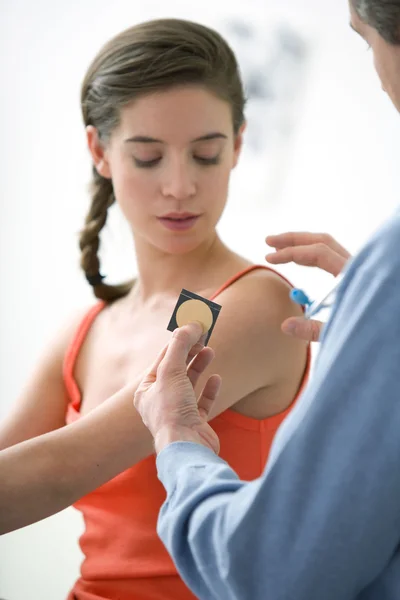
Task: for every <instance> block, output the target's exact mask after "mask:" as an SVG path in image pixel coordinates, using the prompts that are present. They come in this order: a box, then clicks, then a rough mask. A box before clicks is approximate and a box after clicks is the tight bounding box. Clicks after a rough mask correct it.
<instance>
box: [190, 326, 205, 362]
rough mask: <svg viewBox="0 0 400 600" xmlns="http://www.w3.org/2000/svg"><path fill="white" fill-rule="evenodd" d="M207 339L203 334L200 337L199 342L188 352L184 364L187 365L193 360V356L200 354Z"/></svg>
mask: <svg viewBox="0 0 400 600" xmlns="http://www.w3.org/2000/svg"><path fill="white" fill-rule="evenodd" d="M206 338H207V334H206V333H205V334H204V335H202V336H201V338H200V340H199V341H198V342H197V344H195V345H194V346H193V347H192V348H191V349H190V351H189V354H188V357H187V360H186V364H187V365H188V364H189V363H190V361H191V360H193V358H194V357H195V356H197V355H198V354H199V352H201V351H202V350H203V348H204V343H205V341H206Z"/></svg>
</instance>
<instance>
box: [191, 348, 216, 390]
mask: <svg viewBox="0 0 400 600" xmlns="http://www.w3.org/2000/svg"><path fill="white" fill-rule="evenodd" d="M214 355H215V353H214V350H213V349H212V348H203V349H202V350H200V352H199V353H198V354H197V356H196V357H195V358H194V360H193V361H192V363H191V364H190V366H189V368H188V370H187V376H188V377H189V379H190V383H191V384H192V386H193V387H196V384H197V382H198V380H199V377H200V376H201V375H202V374H203V373H204V371H205V370H206V369H207V367H208V366H209V365H210V363H211V362H212V360H213V358H214Z"/></svg>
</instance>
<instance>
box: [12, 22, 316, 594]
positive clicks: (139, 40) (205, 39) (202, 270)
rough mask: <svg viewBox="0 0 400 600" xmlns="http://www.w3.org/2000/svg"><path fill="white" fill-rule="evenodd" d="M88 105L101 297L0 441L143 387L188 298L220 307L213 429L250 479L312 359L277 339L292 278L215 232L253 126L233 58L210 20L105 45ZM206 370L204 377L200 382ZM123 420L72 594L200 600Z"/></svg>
mask: <svg viewBox="0 0 400 600" xmlns="http://www.w3.org/2000/svg"><path fill="white" fill-rule="evenodd" d="M81 100H82V112H83V119H84V124H85V128H86V136H87V142H88V148H89V151H90V154H91V157H92V160H93V183H92V198H91V206H90V209H89V212H88V215H87V218H86V222H85V226H84V228H83V230H82V232H81V236H80V247H81V251H82V261H81V264H82V268H83V270H84V273H85V275H86V278H87V280H88V282H89V284H90V285H91V286H92V287H93V291H94V294H95V296H96V297H97V298H98V299H99V300H100V301H99V302H98V303H96V304H95V305H94V306H93V307H92V308H90V310H89V311H88V312H87V313H86V314H85V315H84V316H83V317H82V316H80V318H79V319H78V320H76V319H75V320H73V322H72V323H69V324H68V325H67V326H66V327H65V328H64V330H63V331H62V332H61V333H60V334H59V335H58V336H57V337H56V339H55V341H54V343H53V345H52V346H51V347H50V348H49V350H48V352H47V354H46V356H44V357H43V359H42V361H41V363H40V364H39V366H38V368H37V370H36V373H35V374H34V377H33V379H32V380H31V381H30V383H29V384H28V386H27V388H26V389H25V392H24V393H23V395H22V397H21V400H20V402H19V404H18V406H17V408H16V409H15V411H14V413H13V414H12V415H11V416H10V418H9V419H8V420H7V422H6V423H5V425H4V426H3V427H2V431H1V433H0V445H1V447H3V448H4V447H7V446H10V445H13V444H16V443H18V442H20V441H22V440H25V439H28V438H32V437H35V436H38V435H40V434H43V433H45V432H48V431H51V430H54V429H56V428H59V427H62V426H63V425H65V423H72V422H74V421H76V420H78V419H80V418H82V417H84V415H87V414H88V413H89V412H90V411H92V410H93V409H95V408H96V407H98V406H99V405H100V404H101V403H102V402H103V401H104V400H105V399H106V398H108V397H110V396H112V395H113V394H114V393H115V392H117V391H118V390H120V389H121V388H123V387H124V386H125V385H126V384H128V383H129V382H132V381H139V380H140V378H141V374H142V373H143V371H144V370H145V369H146V368H147V367H148V366H149V364H151V363H152V361H153V360H154V358H155V357H156V356H157V354H158V353H159V351H160V349H161V348H162V347H163V346H164V345H165V344H166V343H167V342H168V340H169V338H170V335H171V334H170V333H169V332H168V331H167V330H166V327H167V324H168V321H169V319H170V316H171V314H172V311H173V308H174V305H175V303H176V300H177V298H178V295H179V293H180V291H181V289H182V288H186V289H189V290H191V291H193V292H196V293H198V294H200V295H202V296H204V297H208V298H210V299H216V300H217V301H218V303H219V304H221V305H222V310H221V314H220V317H219V320H218V323H217V326H216V328H215V331H214V332H213V335H212V338H211V344H210V345H211V346H212V347H213V349H214V350H215V352H216V358H215V361H214V362H213V365H212V370H213V371H215V372H216V373H218V374H220V375H221V377H222V381H223V387H222V390H221V392H220V394H219V396H218V399H217V400H216V402H215V405H214V407H213V410H212V414H211V424H212V427H213V428H214V429H215V431H216V432H217V434H218V436H219V439H220V443H221V452H220V454H221V456H222V457H223V458H224V459H225V460H227V461H228V462H229V464H230V465H231V466H232V467H233V468H234V469H235V470H236V471H237V473H238V474H239V476H240V477H241V478H242V479H254V478H256V477H258V476H259V475H260V474H261V472H262V469H263V466H264V464H265V461H266V459H267V456H268V452H269V448H270V444H271V441H272V438H273V436H274V433H275V431H276V429H277V428H278V426H279V425H280V423H281V422H282V420H283V419H284V417H285V416H286V414H287V413H288V411H289V410H290V408H291V407H292V406H293V403H294V401H295V399H296V397H297V395H298V393H299V390H300V388H301V386H302V384H303V382H304V380H305V378H306V374H307V369H308V365H309V354H308V348H307V345H306V344H305V343H304V342H302V341H299V340H293V339H291V338H288V337H287V336H285V335H284V334H283V333H282V332H281V329H280V326H281V323H282V321H284V320H285V319H286V318H287V317H290V316H292V315H296V314H299V311H298V309H297V308H296V307H295V306H294V305H292V303H291V302H290V299H289V289H290V288H289V284H288V283H287V282H286V281H284V280H283V279H282V277H280V276H279V275H278V274H276V273H275V272H273V271H271V270H269V269H267V268H266V267H261V266H257V265H252V264H250V263H249V262H248V261H247V260H245V259H244V258H242V257H240V256H238V255H237V254H235V253H234V252H233V251H231V250H230V249H229V248H227V247H226V246H225V245H224V244H223V243H222V241H221V240H220V239H219V237H218V235H217V233H216V225H217V223H218V221H219V219H220V217H221V214H222V212H223V210H224V207H225V204H226V201H227V196H228V186H229V178H230V174H231V171H232V169H233V168H234V167H235V166H236V164H237V162H238V160H239V155H240V150H241V146H242V142H243V133H244V129H245V120H244V104H245V100H244V93H243V88H242V83H241V79H240V75H239V70H238V66H237V63H236V60H235V56H234V54H233V53H232V50H231V49H230V48H229V46H228V45H227V43H226V42H225V41H224V40H223V39H222V38H221V36H220V35H219V34H218V33H216V32H215V31H213V30H210V29H208V28H206V27H204V26H202V25H199V24H196V23H191V22H188V21H180V20H172V19H171V20H160V21H151V22H147V23H144V24H141V25H139V26H136V27H132V28H130V29H128V30H126V31H124V32H122V33H121V34H119V35H118V36H117V37H115V38H114V39H112V40H111V41H110V42H108V43H107V44H106V45H105V46H104V47H103V48H102V49H101V51H100V52H99V54H98V55H97V56H96V57H95V59H94V60H93V62H92V64H91V65H90V67H89V69H88V72H87V74H86V77H85V79H84V82H83V85H82V97H81ZM114 202H117V203H118V204H119V207H120V209H121V211H122V213H123V215H124V216H125V218H126V220H127V222H128V224H129V226H130V229H131V231H132V236H133V242H134V245H135V251H136V256H137V265H138V276H137V279H136V280H135V281H134V282H133V283H132V282H131V283H128V284H123V285H120V286H111V285H107V284H106V283H105V282H104V278H103V276H102V274H101V270H100V264H99V258H98V249H99V243H100V239H99V236H100V233H101V230H102V228H103V226H104V224H105V222H106V219H107V211H108V208H109V207H110V206H111V205H112V204H113V203H114ZM245 210H246V199H245V198H243V211H245ZM238 236H240V230H238ZM209 376H210V371H209V369H206V370H205V372H204V373H203V375H202V376H201V378H200V382H199V386H200V387H201V386H202V384H203V385H204V382H205V381H206V380H207V379H208V378H209ZM133 387H134V386H133ZM122 414H125V418H127V419H128V418H129V419H130V420H131V424H130V426H131V427H132V428H133V430H134V432H135V444H134V446H133V448H132V456H131V464H132V465H133V466H132V467H131V468H129V469H128V470H126V471H124V472H123V473H122V474H120V475H118V476H117V477H115V478H114V479H112V480H111V481H110V482H108V483H106V484H105V485H103V486H101V487H100V488H98V489H97V490H96V491H94V492H92V493H90V494H88V495H87V496H85V497H84V498H82V499H81V500H80V501H78V502H77V503H76V504H75V506H76V508H77V509H78V510H80V511H81V512H82V514H83V517H84V521H85V532H84V534H83V535H82V537H81V540H80V544H81V548H82V551H83V553H84V554H85V560H84V562H83V565H82V569H81V577H80V579H79V580H78V581H77V582H76V584H75V585H74V588H73V590H72V591H71V593H70V596H69V599H70V600H72V599H78V600H105V599H106V598H107V599H115V600H117V598H118V599H119V600H128V599H129V600H130V599H132V598H135V599H138V600H140V599H143V600H144V599H151V600H158V599H166V598H174V599H186V598H187V599H189V598H193V596H192V594H191V593H190V591H189V590H188V589H187V588H186V586H185V585H184V583H183V582H182V581H181V580H180V578H179V576H178V575H177V572H176V569H175V568H174V566H173V563H172V562H171V560H170V558H169V557H168V555H167V553H166V551H165V549H164V547H163V545H162V543H161V541H160V540H159V539H158V537H157V534H156V520H157V515H158V511H159V508H160V506H161V504H162V502H163V500H164V497H165V494H164V491H163V487H162V485H161V483H160V482H159V481H158V480H157V476H156V470H155V462H154V456H153V447H152V441H151V437H150V435H149V433H148V432H147V430H146V428H145V427H144V425H143V424H142V422H141V420H140V417H139V416H138V414H137V413H136V412H135V411H134V409H133V407H132V403H131V400H130V401H129V407H127V408H126V411H125V413H124V412H123V411H122V412H121V415H122ZM92 432H93V433H92V436H93V437H92V440H88V444H89V443H91V444H93V440H96V441H97V443H98V444H99V445H101V444H102V439H101V437H99V438H98V439H97V438H96V435H97V430H96V427H95V426H94V427H93V430H92ZM116 435H118V433H116ZM88 456H93V454H92V453H91V452H88ZM84 461H85V453H84V451H83V452H82V462H84ZM79 468H80V464H79V463H78V464H77V473H78V472H79ZM60 477H62V473H60Z"/></svg>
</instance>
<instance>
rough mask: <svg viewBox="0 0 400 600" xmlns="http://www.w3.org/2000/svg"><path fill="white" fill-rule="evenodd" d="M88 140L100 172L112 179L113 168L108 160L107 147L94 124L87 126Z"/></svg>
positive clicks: (95, 164)
mask: <svg viewBox="0 0 400 600" xmlns="http://www.w3.org/2000/svg"><path fill="white" fill-rule="evenodd" d="M86 140H87V145H88V148H89V152H90V154H91V156H92V159H93V164H94V166H95V167H96V170H97V172H98V174H99V175H101V176H102V177H105V178H106V179H111V169H110V165H109V163H108V160H107V153H106V149H105V148H104V146H103V143H102V142H101V140H100V138H99V134H98V132H97V129H96V127H93V125H88V126H87V127H86Z"/></svg>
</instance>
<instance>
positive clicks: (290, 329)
mask: <svg viewBox="0 0 400 600" xmlns="http://www.w3.org/2000/svg"><path fill="white" fill-rule="evenodd" d="M283 331H284V332H285V333H288V334H289V335H291V334H292V333H294V332H295V331H296V323H286V325H284V327H283Z"/></svg>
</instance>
